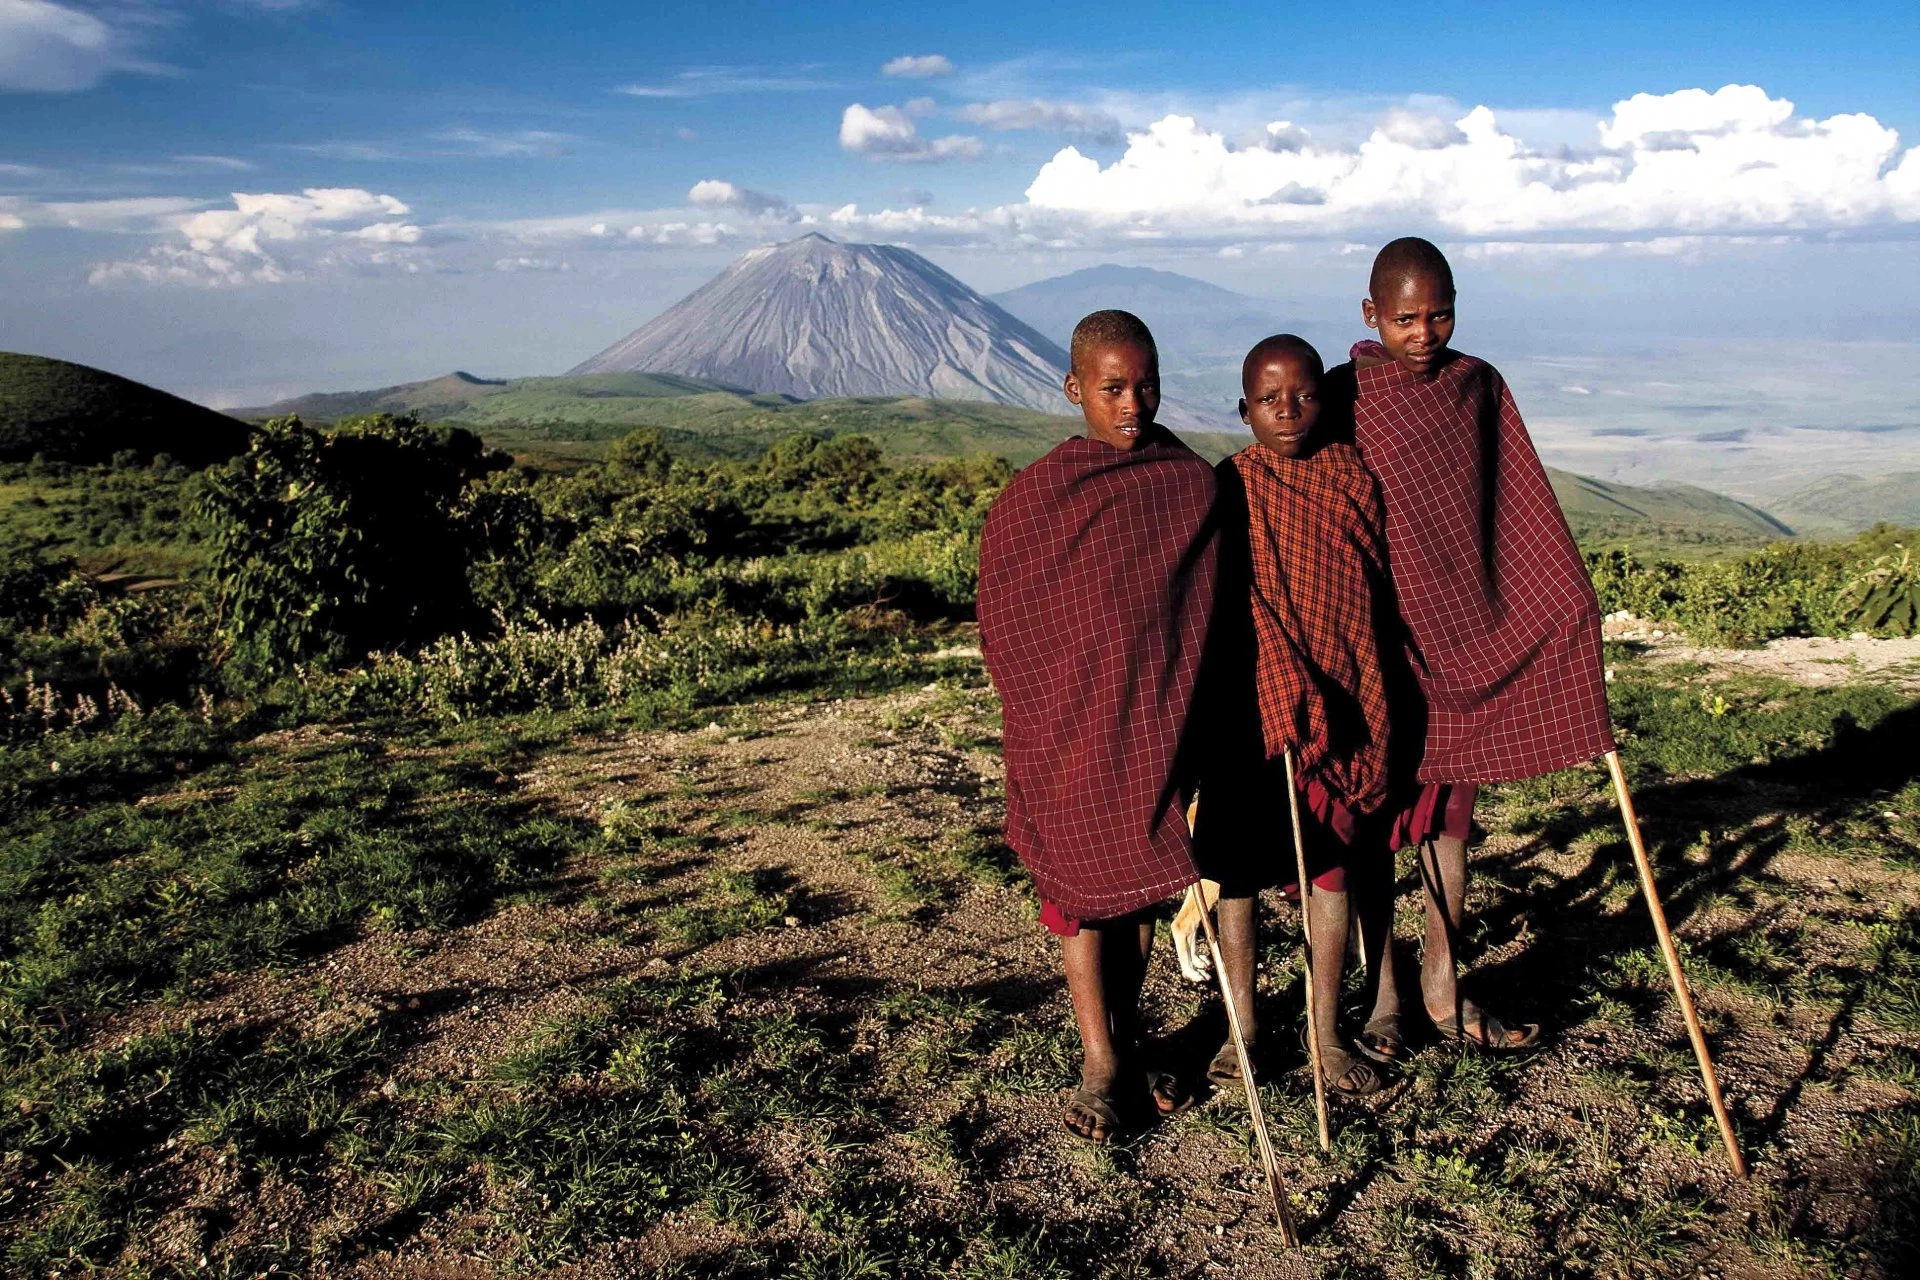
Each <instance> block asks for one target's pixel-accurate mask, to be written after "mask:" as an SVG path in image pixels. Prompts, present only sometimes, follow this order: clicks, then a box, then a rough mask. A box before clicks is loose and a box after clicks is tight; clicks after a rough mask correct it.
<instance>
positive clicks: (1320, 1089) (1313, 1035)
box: [1283, 747, 1333, 1152]
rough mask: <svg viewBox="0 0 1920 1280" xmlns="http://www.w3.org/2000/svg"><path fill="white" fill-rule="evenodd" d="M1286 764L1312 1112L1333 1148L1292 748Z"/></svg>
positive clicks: (1324, 1144) (1323, 1142)
mask: <svg viewBox="0 0 1920 1280" xmlns="http://www.w3.org/2000/svg"><path fill="white" fill-rule="evenodd" d="M1283 758H1284V759H1285V761H1286V765H1287V808H1288V810H1289V811H1290V812H1291V814H1292V817H1293V862H1294V874H1295V875H1297V876H1298V877H1299V880H1298V881H1297V883H1298V884H1299V886H1300V940H1301V942H1302V944H1303V945H1302V947H1301V949H1300V969H1301V972H1302V973H1304V974H1305V975H1306V979H1307V981H1306V988H1307V1058H1308V1060H1309V1061H1310V1062H1311V1063H1312V1066H1313V1111H1314V1115H1315V1117H1316V1118H1317V1119H1318V1120H1319V1122H1320V1150H1322V1151H1324V1152H1331V1151H1332V1150H1333V1135H1332V1133H1331V1131H1330V1130H1329V1129H1328V1127H1327V1073H1326V1071H1325V1070H1324V1069H1323V1068H1322V1067H1321V1065H1320V1027H1319V1025H1318V1023H1317V1022H1316V1021H1315V1019H1314V1014H1313V926H1312V925H1310V924H1308V923H1307V914H1308V912H1307V895H1308V894H1309V893H1311V892H1312V889H1311V888H1310V886H1309V884H1308V881H1307V843H1306V840H1305V838H1304V837H1303V835H1302V833H1301V830H1300V791H1299V788H1298V787H1296V786H1295V785H1294V780H1293V748H1292V747H1288V748H1287V749H1286V751H1285V752H1284V753H1283Z"/></svg>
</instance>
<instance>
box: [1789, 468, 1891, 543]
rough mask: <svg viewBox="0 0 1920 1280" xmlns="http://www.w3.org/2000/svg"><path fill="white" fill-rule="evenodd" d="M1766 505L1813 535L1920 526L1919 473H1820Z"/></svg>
mask: <svg viewBox="0 0 1920 1280" xmlns="http://www.w3.org/2000/svg"><path fill="white" fill-rule="evenodd" d="M1767 506H1768V508H1769V509H1771V510H1774V511H1777V512H1779V513H1780V515H1781V518H1782V519H1785V520H1789V521H1791V522H1792V523H1793V524H1794V525H1795V526H1796V527H1797V528H1802V529H1805V530H1807V531H1809V532H1815V533H1858V532H1860V531H1862V530H1864V529H1871V528H1872V527H1873V526H1874V525H1876V524H1880V523H1882V522H1885V523H1887V524H1897V525H1902V526H1908V527H1911V526H1914V525H1920V471H1889V472H1887V473H1885V474H1884V475H1878V476H1856V475H1833V476H1822V477H1821V478H1820V479H1818V480H1815V481H1814V482H1812V483H1811V484H1803V485H1800V486H1798V487H1796V488H1792V489H1788V490H1787V491H1786V492H1785V493H1782V494H1781V495H1780V496H1779V497H1778V498H1775V499H1773V500H1771V501H1769V502H1768V503H1767Z"/></svg>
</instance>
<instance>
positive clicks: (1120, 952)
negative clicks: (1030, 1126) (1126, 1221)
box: [1060, 917, 1153, 1141]
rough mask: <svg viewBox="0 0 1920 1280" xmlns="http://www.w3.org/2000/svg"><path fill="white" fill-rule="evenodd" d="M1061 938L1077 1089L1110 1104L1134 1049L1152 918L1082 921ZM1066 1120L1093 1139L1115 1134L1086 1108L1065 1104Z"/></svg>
mask: <svg viewBox="0 0 1920 1280" xmlns="http://www.w3.org/2000/svg"><path fill="white" fill-rule="evenodd" d="M1060 942H1061V947H1060V950H1061V956H1062V958H1063V960H1064V961H1065V964H1066V970H1067V992H1068V994H1070V995H1071V996H1072V997H1073V1014H1074V1020H1075V1021H1076V1022H1077V1023H1078V1024H1079V1027H1080V1047H1081V1055H1082V1056H1081V1067H1080V1087H1081V1088H1082V1089H1084V1090H1086V1091H1087V1092H1088V1093H1090V1094H1093V1095H1095V1096H1096V1097H1099V1098H1103V1099H1106V1100H1107V1101H1108V1102H1109V1104H1111V1103H1112V1101H1113V1100H1114V1098H1115V1097H1116V1096H1117V1090H1116V1088H1115V1085H1116V1082H1117V1081H1118V1080H1119V1078H1120V1071H1121V1067H1122V1065H1123V1060H1124V1059H1126V1058H1129V1057H1131V1056H1132V1054H1133V1053H1134V1051H1135V1049H1136V1048H1137V1047H1138V1042H1139V1025H1140V1016H1139V1013H1140V987H1141V984H1142V983H1143V982H1144V981H1145V980H1146V975H1147V956H1148V954H1149V953H1150V952H1151V950H1152V947H1153V921H1152V919H1151V918H1149V917H1142V918H1139V919H1133V918H1128V919H1121V920H1111V921H1102V922H1101V923H1099V924H1089V925H1083V926H1082V927H1081V929H1080V932H1079V933H1077V934H1075V935H1074V936H1073V937H1071V938H1062V939H1061V940H1060ZM1067 1124H1068V1126H1069V1127H1070V1128H1072V1129H1073V1130H1074V1131H1075V1132H1076V1133H1079V1134H1080V1135H1081V1136H1082V1137H1087V1138H1092V1139H1094V1140H1095V1141H1104V1140H1106V1139H1107V1138H1110V1137H1113V1136H1114V1133H1113V1131H1112V1128H1111V1126H1109V1125H1108V1124H1107V1122H1106V1121H1105V1120H1104V1119H1103V1118H1102V1117H1100V1116H1099V1115H1097V1114H1095V1113H1094V1112H1092V1111H1089V1110H1087V1109H1085V1108H1084V1107H1077V1106H1076V1107H1069V1108H1068V1113H1067Z"/></svg>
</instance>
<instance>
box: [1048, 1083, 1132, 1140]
mask: <svg viewBox="0 0 1920 1280" xmlns="http://www.w3.org/2000/svg"><path fill="white" fill-rule="evenodd" d="M1060 1123H1061V1124H1063V1125H1065V1126H1066V1127H1067V1132H1069V1133H1071V1134H1073V1135H1074V1136H1075V1137H1078V1138H1084V1139H1086V1140H1087V1141H1088V1142H1091V1143H1094V1144H1096V1145H1102V1144H1105V1143H1108V1142H1112V1141H1113V1140H1114V1139H1115V1138H1117V1137H1119V1136H1120V1129H1121V1124H1120V1113H1119V1112H1118V1111H1117V1110H1115V1109H1114V1105H1113V1099H1112V1098H1110V1097H1108V1096H1107V1095H1105V1094H1102V1093H1095V1092H1094V1091H1093V1090H1091V1089H1089V1088H1087V1087H1086V1086H1085V1085H1081V1086H1080V1087H1079V1088H1077V1089H1075V1090H1074V1091H1073V1096H1072V1097H1071V1098H1069V1099H1067V1107H1066V1110H1065V1111H1062V1112H1061V1113H1060Z"/></svg>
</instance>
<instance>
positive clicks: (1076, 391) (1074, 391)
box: [1060, 369, 1080, 404]
mask: <svg viewBox="0 0 1920 1280" xmlns="http://www.w3.org/2000/svg"><path fill="white" fill-rule="evenodd" d="M1060 389H1061V390H1062V391H1064V392H1066V393H1067V403H1068V404H1079V403H1080V379H1078V378H1076V377H1074V376H1073V370H1071V369H1069V370H1067V376H1066V378H1065V380H1063V381H1062V382H1061V384H1060Z"/></svg>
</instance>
